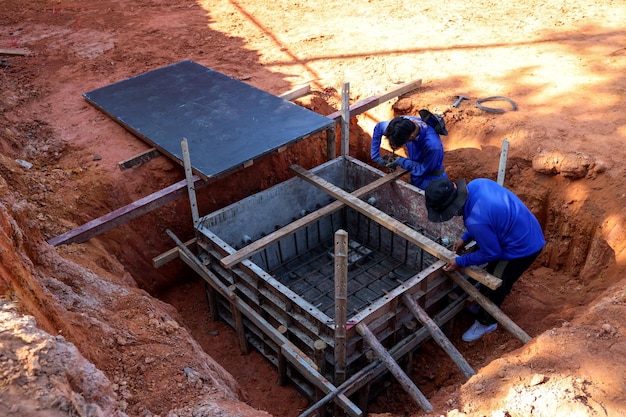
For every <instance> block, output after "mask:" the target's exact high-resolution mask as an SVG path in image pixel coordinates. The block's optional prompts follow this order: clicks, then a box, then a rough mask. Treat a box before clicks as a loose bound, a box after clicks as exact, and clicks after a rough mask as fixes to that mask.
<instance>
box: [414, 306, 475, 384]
mask: <svg viewBox="0 0 626 417" xmlns="http://www.w3.org/2000/svg"><path fill="white" fill-rule="evenodd" d="M402 301H403V302H404V305H406V306H407V308H408V309H409V310H411V313H413V315H414V316H415V318H416V319H418V320H419V322H420V323H422V325H424V327H426V330H428V333H430V336H431V337H432V338H433V339H434V340H435V342H437V344H438V345H439V346H441V348H442V349H443V350H444V351H445V352H446V353H447V354H448V356H450V358H451V359H452V360H453V361H454V363H455V364H456V365H457V366H458V367H459V369H460V370H461V372H463V375H465V377H466V378H471V377H472V376H474V375H476V372H475V371H474V370H473V369H472V367H471V366H470V364H469V363H467V361H466V360H465V358H464V357H463V355H461V352H459V351H458V349H457V348H456V347H454V345H453V344H452V342H450V340H449V339H448V338H447V337H446V335H445V334H444V333H443V332H442V331H441V329H440V328H439V326H437V323H435V321H434V320H433V319H431V318H430V317H429V316H428V314H427V313H426V311H424V309H422V308H421V307H420V306H419V305H418V304H417V303H416V302H415V300H414V299H413V298H412V297H411V295H410V294H404V295H403V296H402Z"/></svg>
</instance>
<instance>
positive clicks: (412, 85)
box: [326, 80, 422, 122]
mask: <svg viewBox="0 0 626 417" xmlns="http://www.w3.org/2000/svg"><path fill="white" fill-rule="evenodd" d="M421 85H422V80H415V81H409V82H407V83H404V84H402V85H401V86H400V87H398V88H394V89H393V90H391V91H388V92H387V93H385V94H382V95H380V96H372V97H368V98H365V99H363V100H361V101H357V102H356V103H354V104H353V105H351V106H350V117H351V118H352V117H356V116H358V115H359V114H361V113H365V112H366V111H368V110H370V109H373V108H374V107H376V106H378V105H379V104H382V103H384V102H385V101H389V100H391V99H392V98H396V97H398V96H401V95H402V94H406V93H408V92H409V91H413V90H415V89H416V88H418V87H419V86H421ZM326 117H328V118H329V119H333V120H334V121H336V122H340V121H341V119H342V117H343V111H342V110H338V111H336V112H334V113H331V114H329V115H328V116H326Z"/></svg>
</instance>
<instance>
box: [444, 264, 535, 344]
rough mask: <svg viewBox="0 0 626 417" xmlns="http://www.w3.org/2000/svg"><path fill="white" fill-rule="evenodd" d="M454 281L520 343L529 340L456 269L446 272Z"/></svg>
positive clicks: (528, 337) (525, 334)
mask: <svg viewBox="0 0 626 417" xmlns="http://www.w3.org/2000/svg"><path fill="white" fill-rule="evenodd" d="M447 275H448V276H449V277H450V278H452V280H453V281H454V282H456V283H457V284H458V285H459V287H461V288H463V290H464V291H465V292H466V293H467V294H468V295H469V296H470V297H472V298H473V299H474V300H475V301H476V302H477V303H478V304H480V305H481V307H482V308H484V309H485V310H486V311H487V313H489V314H491V316H492V317H493V318H494V319H496V320H497V321H498V323H500V324H502V326H504V328H505V329H507V330H508V331H509V332H511V333H512V334H513V336H515V337H517V338H518V339H519V340H520V341H521V342H522V343H524V344H526V343H528V342H530V339H531V337H530V336H529V335H528V334H527V333H526V332H525V331H524V330H522V328H521V327H519V326H518V325H517V324H515V322H514V321H513V320H511V319H510V318H509V317H508V316H507V315H506V314H504V313H503V312H502V310H500V309H499V308H498V306H496V305H495V304H494V303H492V302H491V301H490V300H489V299H488V298H487V297H485V296H484V295H482V294H481V292H480V291H478V289H476V287H474V286H473V285H472V284H470V283H469V282H468V281H467V280H466V279H465V277H463V275H461V274H460V273H459V272H458V271H454V272H452V273H449V274H447Z"/></svg>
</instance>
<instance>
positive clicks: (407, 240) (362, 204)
mask: <svg viewBox="0 0 626 417" xmlns="http://www.w3.org/2000/svg"><path fill="white" fill-rule="evenodd" d="M292 169H293V170H294V171H295V172H296V174H297V176H296V177H294V178H291V179H289V180H287V181H285V182H283V183H281V184H278V185H276V186H274V187H272V188H269V189H267V190H265V191H263V192H260V193H258V194H255V195H252V196H250V197H248V198H245V199H244V200H241V201H238V202H236V203H234V204H232V205H230V206H228V207H225V208H223V209H221V210H218V211H216V212H213V213H211V214H209V215H207V216H204V217H201V218H199V221H198V222H197V224H196V232H197V233H196V241H195V246H194V248H195V250H196V253H193V252H192V251H191V250H190V249H189V248H188V247H187V246H188V245H187V246H185V245H184V244H183V243H182V242H180V241H179V240H178V239H177V238H176V237H175V236H174V235H173V234H172V233H171V232H169V231H168V233H169V234H170V236H171V237H172V238H173V239H174V240H175V241H176V242H177V244H178V246H179V249H180V254H179V256H180V257H181V258H182V259H183V260H184V261H185V262H186V263H187V264H189V265H190V266H191V267H192V268H194V270H196V271H197V272H198V273H199V274H200V275H201V276H202V277H203V278H204V279H205V280H206V281H207V284H208V285H207V295H208V300H209V308H210V310H211V314H212V317H213V318H214V319H217V318H219V319H222V320H225V321H226V322H228V323H229V324H230V325H231V326H232V327H233V328H234V329H235V331H236V332H237V334H238V336H239V343H240V348H241V349H242V351H244V352H247V351H248V350H249V349H250V347H254V348H255V349H257V350H258V351H259V352H260V353H261V354H263V355H264V356H265V357H266V358H267V359H268V360H269V361H271V363H273V364H274V365H275V366H276V367H277V370H278V373H279V383H288V382H290V383H292V384H294V385H295V386H296V387H297V388H298V389H299V390H300V391H301V392H302V393H303V394H304V395H305V396H306V397H307V398H309V399H310V401H311V402H312V403H314V405H313V407H312V408H311V409H310V410H308V411H307V413H305V414H303V415H307V414H311V413H313V412H314V411H316V412H318V413H319V412H329V409H332V407H333V403H334V407H338V408H339V409H340V410H339V411H340V412H343V413H346V414H348V415H364V410H365V409H366V408H367V404H368V402H369V401H371V400H372V399H373V398H375V397H376V395H377V394H379V393H380V388H379V387H381V386H382V385H383V384H379V383H378V382H380V381H381V379H383V378H385V377H387V378H388V377H389V374H390V373H391V374H392V375H393V376H394V377H395V378H396V379H397V380H398V381H399V382H400V384H402V386H403V388H404V389H405V390H406V391H407V392H408V393H409V394H410V395H411V396H412V398H413V399H414V400H415V401H416V402H417V403H418V404H419V405H420V406H421V407H422V408H423V409H425V410H428V409H431V407H430V404H429V403H428V400H427V399H426V398H425V397H424V396H423V394H422V393H421V392H420V391H419V389H418V387H416V386H415V385H414V383H413V382H412V381H411V379H410V378H409V377H408V376H407V375H406V374H405V370H406V369H408V365H409V364H410V362H411V359H412V357H413V355H414V353H415V351H416V349H417V347H419V345H420V343H421V342H423V341H424V340H425V339H426V338H428V337H433V338H435V340H437V342H438V343H439V344H440V345H441V346H442V347H443V348H444V349H445V350H446V351H447V352H448V354H449V355H450V356H451V358H452V359H453V360H454V361H455V363H457V365H458V366H459V367H460V369H461V371H462V372H463V373H464V374H465V375H466V376H467V377H469V376H471V375H472V374H473V373H474V371H473V370H472V369H471V367H470V366H469V365H468V364H467V362H466V361H465V360H464V359H463V357H462V356H461V355H460V353H459V352H458V351H457V350H456V349H455V348H454V346H453V345H452V344H451V343H450V342H449V340H448V339H447V338H446V336H445V335H444V333H443V332H442V331H441V330H440V327H441V326H442V325H444V324H445V323H446V322H448V321H449V320H451V319H452V318H453V317H454V316H455V315H456V314H457V313H459V312H460V311H461V310H462V309H463V308H464V304H465V299H466V298H467V292H464V291H462V290H459V287H458V285H457V281H458V280H463V281H465V277H463V276H461V275H460V274H459V276H455V277H451V276H450V275H449V274H447V273H445V272H444V271H443V269H442V268H443V266H444V265H445V264H446V261H445V260H442V258H443V259H446V258H449V257H450V256H451V252H450V250H449V249H448V248H446V247H445V245H442V244H441V243H442V242H445V243H447V242H453V241H454V240H455V238H456V237H458V236H459V235H460V233H461V231H462V225H461V224H460V223H459V222H456V221H451V222H446V223H437V224H435V223H430V222H428V221H427V220H426V219H427V215H426V208H425V205H424V196H423V192H422V191H421V190H418V189H417V188H415V187H413V186H411V185H410V184H408V183H407V182H406V181H395V179H396V178H397V177H399V176H401V175H403V174H406V173H405V172H404V173H403V172H401V171H398V172H394V173H391V174H385V173H382V172H381V171H379V170H377V169H374V168H372V167H371V166H369V165H367V164H364V163H363V162H360V161H358V160H356V159H353V158H350V157H340V158H337V159H334V160H331V161H329V162H327V163H325V164H323V165H320V166H318V167H315V168H314V169H312V170H311V171H306V170H304V169H302V168H300V167H298V166H293V167H292ZM474 275H476V277H475V278H476V279H480V280H481V281H484V282H485V283H487V284H488V285H489V284H491V283H492V282H497V281H498V280H497V279H495V277H492V276H489V275H488V274H484V273H478V272H475V273H474ZM465 282H466V283H467V282H468V281H465ZM494 285H496V286H497V283H496V284H494ZM470 287H471V285H470ZM323 410H326V411H323Z"/></svg>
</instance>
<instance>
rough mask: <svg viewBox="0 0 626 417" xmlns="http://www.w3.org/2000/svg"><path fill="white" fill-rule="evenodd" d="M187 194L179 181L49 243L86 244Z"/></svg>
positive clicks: (197, 184) (196, 182) (197, 185)
mask: <svg viewBox="0 0 626 417" xmlns="http://www.w3.org/2000/svg"><path fill="white" fill-rule="evenodd" d="M193 181H194V185H195V188H196V189H199V188H201V187H204V186H205V185H207V184H209V183H208V182H205V181H203V180H202V179H201V178H200V177H198V176H197V175H194V176H193ZM186 193H187V180H182V181H179V182H177V183H176V184H172V185H170V186H169V187H166V188H164V189H162V190H160V191H157V192H155V193H152V194H150V195H149V196H146V197H144V198H141V199H139V200H137V201H135V202H133V203H130V204H128V205H126V206H124V207H121V208H119V209H117V210H114V211H112V212H111V213H108V214H105V215H104V216H102V217H98V218H97V219H94V220H91V221H89V222H87V223H85V224H84V225H82V226H79V227H77V228H76V229H73V230H70V231H69V232H66V233H63V234H61V235H59V236H56V237H53V238H51V239H50V240H48V243H49V244H50V245H52V246H58V245H62V244H69V243H82V242H86V241H87V240H89V239H91V238H92V237H95V236H98V235H99V234H102V233H104V232H107V231H109V230H111V229H113V228H115V227H117V226H120V225H122V224H124V223H126V222H129V221H130V220H132V219H134V218H137V217H139V216H141V215H143V214H146V213H148V212H150V211H152V210H154V209H156V208H158V207H161V206H163V205H165V204H167V203H169V202H170V201H174V200H176V199H178V198H180V197H182V196H183V195H185V194H186Z"/></svg>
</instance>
